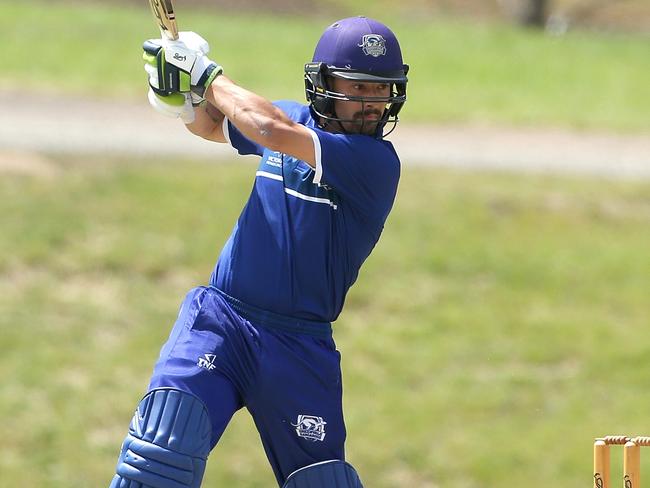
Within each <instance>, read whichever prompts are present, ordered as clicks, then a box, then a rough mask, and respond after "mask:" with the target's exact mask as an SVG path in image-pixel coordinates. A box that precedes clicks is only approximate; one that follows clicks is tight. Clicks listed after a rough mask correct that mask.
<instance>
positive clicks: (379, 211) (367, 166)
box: [311, 129, 400, 222]
mask: <svg viewBox="0 0 650 488" xmlns="http://www.w3.org/2000/svg"><path fill="white" fill-rule="evenodd" d="M311 130H312V134H313V139H314V146H315V155H316V172H315V176H314V183H318V184H323V185H327V186H330V187H332V188H333V189H334V190H335V191H336V192H337V193H339V194H340V195H341V196H342V197H343V198H344V199H346V200H347V201H348V202H350V203H351V205H352V206H354V207H355V208H356V209H357V210H359V211H360V212H362V213H363V214H364V215H365V216H366V217H367V218H370V219H373V220H374V219H380V220H381V221H382V222H383V220H385V219H386V217H387V215H388V213H389V212H390V209H391V207H392V206H393V202H394V200H395V195H396V193H397V184H398V182H399V176H400V161H399V158H398V157H397V154H396V153H395V150H394V149H393V147H392V144H390V143H389V142H386V141H381V140H378V139H373V138H372V137H368V136H362V135H350V134H332V133H329V132H325V131H323V130H320V129H311Z"/></svg>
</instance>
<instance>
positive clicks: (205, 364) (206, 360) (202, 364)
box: [196, 354, 217, 371]
mask: <svg viewBox="0 0 650 488" xmlns="http://www.w3.org/2000/svg"><path fill="white" fill-rule="evenodd" d="M215 359H217V356H216V355H214V354H204V355H203V357H202V358H199V362H198V363H196V365H197V366H198V367H199V368H205V369H207V370H208V371H212V370H213V369H215V368H216V366H215V364H214V360H215Z"/></svg>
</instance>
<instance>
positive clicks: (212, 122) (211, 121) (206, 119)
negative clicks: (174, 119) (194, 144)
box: [185, 103, 226, 142]
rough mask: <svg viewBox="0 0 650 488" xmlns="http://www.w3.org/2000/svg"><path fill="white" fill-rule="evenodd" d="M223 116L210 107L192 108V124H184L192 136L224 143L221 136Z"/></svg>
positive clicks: (223, 138) (207, 105)
mask: <svg viewBox="0 0 650 488" xmlns="http://www.w3.org/2000/svg"><path fill="white" fill-rule="evenodd" d="M223 119H224V115H223V114H222V113H221V112H220V111H219V110H218V109H216V108H215V107H213V106H212V105H210V104H209V103H208V104H205V105H203V106H202V107H195V108H194V122H192V123H190V124H186V125H185V127H187V130H189V131H190V132H191V133H192V134H194V135H197V136H199V137H202V138H203V139H208V140H211V141H216V142H226V139H225V137H224V136H223V128H222V127H223Z"/></svg>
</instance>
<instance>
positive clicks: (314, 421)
mask: <svg viewBox="0 0 650 488" xmlns="http://www.w3.org/2000/svg"><path fill="white" fill-rule="evenodd" d="M326 424H327V422H325V421H324V420H323V418H322V417H314V416H313V415H298V422H297V423H295V424H291V425H293V426H294V427H295V428H296V434H298V437H302V438H303V439H307V440H310V441H313V442H316V441H322V440H323V439H325V425H326Z"/></svg>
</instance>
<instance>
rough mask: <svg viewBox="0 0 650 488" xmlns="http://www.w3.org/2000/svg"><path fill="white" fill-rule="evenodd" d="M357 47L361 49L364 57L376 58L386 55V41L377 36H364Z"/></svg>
mask: <svg viewBox="0 0 650 488" xmlns="http://www.w3.org/2000/svg"><path fill="white" fill-rule="evenodd" d="M358 46H359V47H360V48H361V49H363V54H365V55H366V56H374V57H375V58H378V57H379V56H384V55H385V54H386V39H384V38H383V37H382V36H380V35H379V34H366V35H365V36H363V38H362V39H361V44H358Z"/></svg>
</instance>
